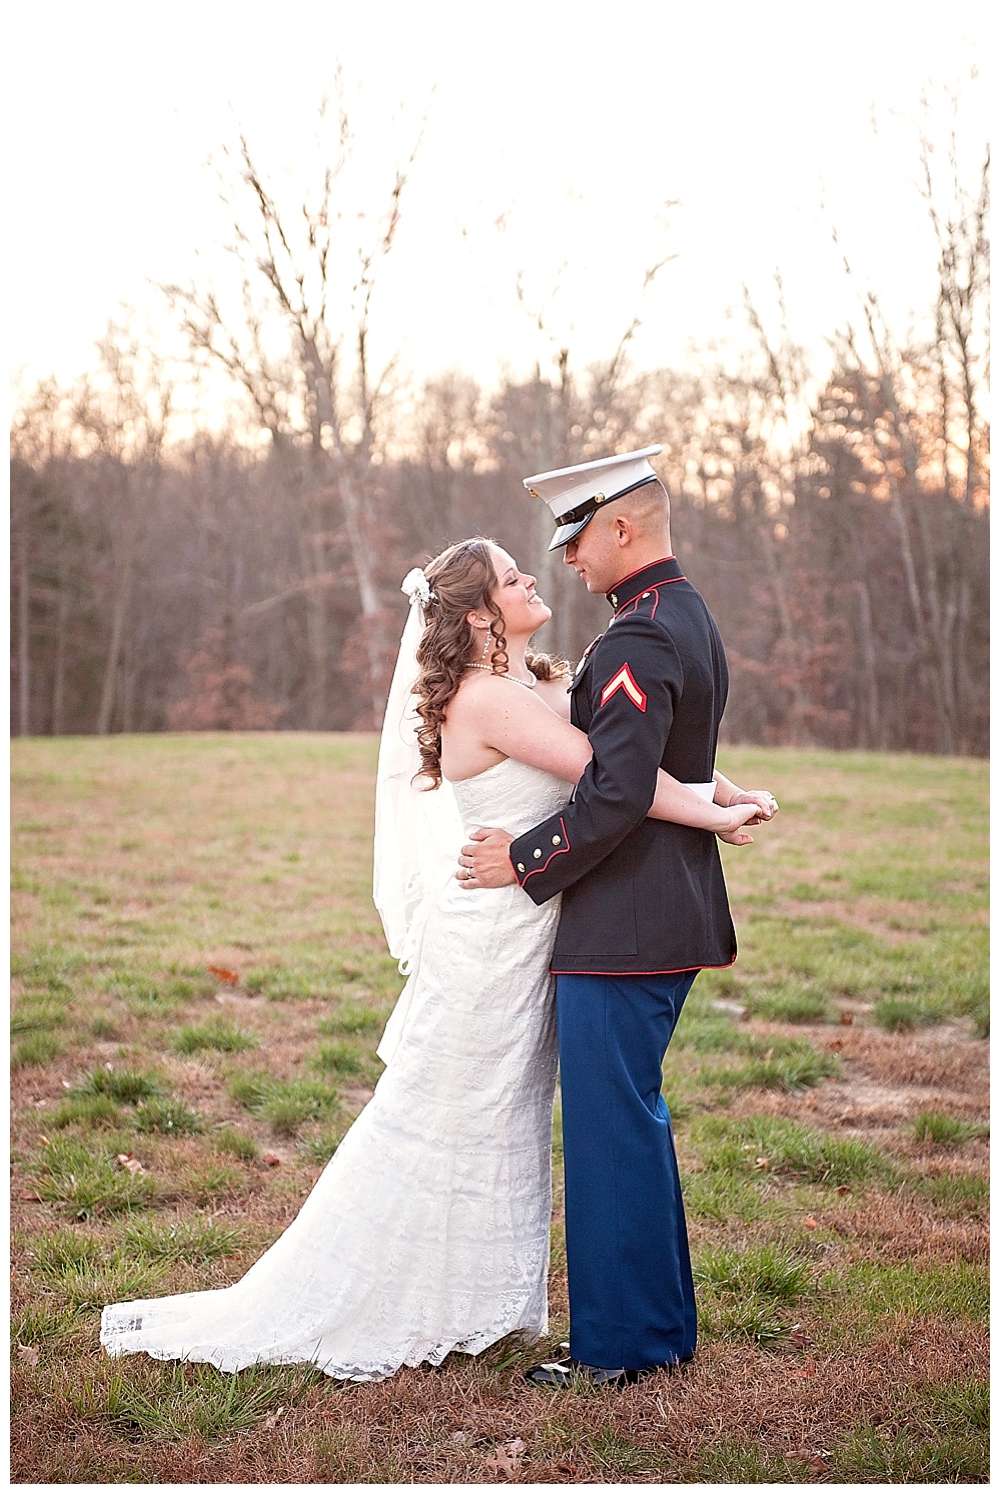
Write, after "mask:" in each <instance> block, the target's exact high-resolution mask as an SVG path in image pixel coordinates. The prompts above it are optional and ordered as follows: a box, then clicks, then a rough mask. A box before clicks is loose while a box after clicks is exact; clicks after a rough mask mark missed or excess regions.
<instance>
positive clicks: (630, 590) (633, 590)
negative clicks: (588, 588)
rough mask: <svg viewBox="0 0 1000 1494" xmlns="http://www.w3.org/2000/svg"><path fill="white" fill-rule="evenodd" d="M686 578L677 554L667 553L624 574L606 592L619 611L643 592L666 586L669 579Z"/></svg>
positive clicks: (608, 598)
mask: <svg viewBox="0 0 1000 1494" xmlns="http://www.w3.org/2000/svg"><path fill="white" fill-rule="evenodd" d="M684 579H685V577H684V572H683V571H682V570H681V567H680V562H679V561H678V559H677V557H676V555H665V556H664V557H663V559H662V560H654V561H651V562H650V564H649V565H644V566H641V567H640V569H639V570H637V571H633V572H632V573H631V575H628V576H623V577H622V579H621V580H620V581H619V582H617V584H616V585H615V586H613V587H612V588H611V590H610V591H609V592H607V593H606V596H607V600H608V603H609V604H610V606H612V607H614V608H615V610H616V613H618V612H620V611H621V609H622V608H623V607H627V606H628V604H629V602H634V601H635V599H636V597H638V596H639V595H641V593H642V592H644V591H651V590H652V589H653V588H654V587H656V586H664V585H666V583H667V582H668V581H683V580H684Z"/></svg>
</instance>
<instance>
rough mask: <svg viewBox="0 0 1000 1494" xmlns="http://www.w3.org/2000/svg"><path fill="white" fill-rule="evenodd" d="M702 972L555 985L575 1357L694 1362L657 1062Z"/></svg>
mask: <svg viewBox="0 0 1000 1494" xmlns="http://www.w3.org/2000/svg"><path fill="white" fill-rule="evenodd" d="M696 973H697V972H696V971H694V970H687V971H683V972H682V973H681V974H678V975H652V976H645V977H643V976H637V975H619V976H615V975H560V976H558V977H557V980H556V1001H557V1010H558V1017H559V1064H560V1070H561V1075H562V1096H563V1100H562V1104H563V1146H564V1149H565V1166H566V1254H567V1265H568V1270H569V1311H570V1353H571V1354H572V1355H573V1356H574V1357H575V1358H576V1359H579V1360H581V1361H582V1362H583V1363H584V1364H599V1365H603V1366H605V1367H606V1368H612V1367H614V1368H617V1367H619V1366H624V1368H626V1369H646V1368H649V1367H650V1366H652V1365H658V1364H671V1363H674V1362H676V1361H678V1360H682V1359H689V1358H690V1357H691V1356H692V1355H693V1354H694V1350H695V1339H696V1331H697V1329H696V1318H695V1303H694V1284H693V1282H692V1279H691V1260H690V1256H689V1254H688V1242H687V1228H686V1225H685V1222H684V1205H683V1203H682V1202H681V1186H680V1179H679V1178H678V1175H677V1158H676V1156H675V1154H674V1138H673V1132H672V1128H671V1124H670V1113H669V1111H668V1110H667V1107H666V1104H665V1103H664V1100H663V1097H662V1095H661V1094H660V1083H661V1067H662V1064H663V1055H664V1053H665V1052H666V1049H667V1044H668V1043H669V1042H670V1038H671V1035H672V1033H673V1030H674V1027H675V1025H676V1022H677V1018H678V1017H679V1016H680V1011H681V1007H682V1006H683V1004H684V998H685V997H686V996H687V993H688V991H689V990H690V989H691V986H692V984H693V983H694V978H695V975H696Z"/></svg>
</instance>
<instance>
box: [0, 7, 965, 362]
mask: <svg viewBox="0 0 1000 1494" xmlns="http://www.w3.org/2000/svg"><path fill="white" fill-rule="evenodd" d="M986 17H987V9H986V6H985V4H981V3H979V0H954V3H952V4H951V5H949V6H948V7H947V8H944V9H942V7H941V6H940V4H938V3H935V4H930V3H926V0H919V3H916V0H905V3H902V0H901V3H883V0H868V3H867V4H866V5H865V6H864V7H862V8H854V9H848V10H847V11H844V10H837V9H833V10H831V9H830V7H828V6H819V5H808V4H806V3H804V0H796V3H788V4H786V3H767V0H763V3H760V4H758V5H754V6H748V5H746V4H745V3H743V4H735V3H729V0H725V3H716V4H711V3H703V4H700V5H693V4H691V3H690V0H685V3H683V4H681V3H677V0H661V3H659V4H649V3H638V0H618V3H616V5H614V6H604V5H598V4H594V3H591V0H577V3H572V4H571V3H565V0H534V3H531V4H529V3H523V0H509V3H505V4H504V5H490V6H473V5H469V4H468V0H465V3H462V4H456V3H451V0H425V3H424V4H422V5H419V6H417V5H414V4H413V3H412V0H410V3H406V4H403V3H398V0H367V3H364V4H360V3H357V0H354V3H352V4H349V5H348V4H344V3H342V0H324V3H322V4H319V3H313V0H308V3H306V0H283V3H282V4H281V5H276V4H273V3H272V4H261V3H258V0H240V3H231V0H200V3H198V4H194V3H191V0H174V3H172V4H171V5H169V6H161V5H156V6H153V5H148V4H147V5H141V4H136V3H135V0H131V3H129V4H119V3H117V0H114V3H112V0H91V3H90V4H89V5H87V6H80V5H76V4H74V5H70V4H68V3H65V0H55V3H49V4H48V5H45V6H25V5H22V6H20V7H19V8H18V13H17V14H16V16H15V17H14V19H13V20H12V21H11V22H10V23H9V26H8V38H9V45H10V46H11V48H12V52H11V58H12V60H11V63H10V74H9V77H8V80H7V95H8V96H7V108H8V111H9V118H10V125H11V135H12V138H13V141H14V148H13V151H12V155H13V161H12V164H11V172H10V193H11V197H12V201H13V204H14V212H13V213H12V214H11V218H10V220H9V222H10V225H11V226H10V228H9V230H8V237H7V244H6V251H7V258H8V284H9V285H10V286H12V287H13V295H12V296H11V298H10V300H11V303H12V304H11V306H10V309H9V315H8V342H9V350H10V359H11V363H12V365H13V367H14V369H15V370H21V372H22V376H26V377H27V378H28V379H29V380H30V379H31V378H33V377H35V376H40V375H45V374H48V373H50V372H52V373H55V374H56V375H57V376H58V377H59V378H61V379H65V380H69V379H71V378H72V377H74V376H75V375H77V374H78V373H80V372H82V371H85V370H87V369H89V368H90V367H91V366H92V365H93V363H94V361H95V353H94V343H95V339H97V338H98V337H99V336H100V334H101V333H102V331H103V329H104V326H105V324H106V322H107V320H108V318H109V316H111V315H112V314H113V313H114V312H115V309H116V307H118V306H119V305H120V304H121V303H123V302H127V303H128V304H130V305H132V306H134V307H136V308H138V310H139V311H140V313H142V315H143V317H144V318H145V322H146V324H147V325H148V326H149V327H150V328H151V333H150V335H151V336H152V337H153V338H154V339H156V338H158V337H161V336H162V337H164V338H167V337H169V336H170V333H171V327H172V324H171V322H170V319H169V314H168V312H167V310H166V307H165V305H164V303H163V300H162V297H161V296H160V294H159V292H158V291H157V290H156V288H155V287H156V284H157V283H159V282H166V281H169V282H180V283H185V282H187V281H189V280H191V279H196V280H198V281H199V282H200V283H205V282H206V280H207V279H209V278H212V279H214V280H215V281H216V282H217V283H219V284H220V285H221V286H222V288H223V290H224V291H225V290H226V289H227V286H228V289H229V291H230V292H231V291H232V286H233V281H232V269H231V263H230V260H229V258H228V257H227V256H226V255H225V253H224V252H223V251H222V249H221V248H220V246H221V245H222V244H224V243H225V241H226V236H227V219H226V216H225V212H224V210H223V208H222V205H221V204H220V202H219V197H218V185H217V177H216V175H215V174H214V172H213V170H212V169H211V167H210V165H209V160H210V158H211V157H215V158H216V159H218V158H219V155H220V151H221V149H222V147H223V146H224V145H225V144H226V142H232V141H233V139H234V137H235V135H236V130H237V122H238V123H239V125H240V126H242V128H243V129H244V130H245V131H246V134H247V136H248V138H249V140H250V141H251V143H252V145H253V148H254V151H255V153H256V154H258V155H259V157H260V159H261V161H262V162H263V163H264V165H265V168H266V169H267V170H268V172H269V173H270V174H271V175H272V176H273V178H274V180H275V182H276V184H277V185H278V186H279V187H280V188H281V190H282V191H286V192H288V193H290V194H291V195H290V196H289V197H288V198H287V199H283V200H288V201H291V200H293V198H294V195H295V182H296V181H301V180H304V179H306V178H307V177H308V175H309V167H310V163H311V162H312V160H313V156H312V154H311V146H310V141H311V139H312V138H313V135H314V123H315V115H316V110H317V106H318V103H319V101H320V99H321V98H322V97H323V95H324V94H325V93H329V92H330V91H331V90H332V89H333V87H334V80H335V77H336V71H337V67H338V64H339V67H340V69H341V74H342V78H343V80H344V90H345V95H346V97H347V99H348V105H349V112H350V117H351V119H352V124H353V128H354V130H355V135H356V138H357V141H358V158H357V168H356V170H355V173H354V177H353V179H352V181H351V183H350V184H349V190H345V196H344V199H343V201H344V213H345V220H348V221H347V223H346V226H345V234H346V237H347V240H348V241H349V242H350V243H351V244H353V242H354V241H353V240H352V239H351V238H350V235H351V233H352V232H354V231H355V230H356V231H358V232H363V231H365V226H366V225H369V224H370V223H371V222H372V221H373V218H372V216H371V215H372V214H377V212H378V211H379V210H380V209H381V206H382V205H383V204H384V203H385V201H386V199H387V195H388V186H389V183H390V182H391V179H392V170H393V167H394V165H395V163H396V161H397V160H399V159H402V158H403V157H404V156H405V155H407V154H408V153H409V152H410V150H411V149H412V146H413V144H414V142H415V141H416V139H417V137H418V135H420V132H421V129H422V136H421V143H420V147H419V150H418V152H417V156H416V159H415V162H414V164H413V167H412V170H411V171H410V175H409V181H408V185H407V188H406V192H405V194H404V197H403V217H402V220H401V224H400V228H399V232H398V234H397V236H396V239H395V242H394V245H393V249H392V252H391V254H390V256H389V258H388V260H387V261H386V264H385V266H384V270H383V272H382V274H381V275H380V279H379V282H378V285H377V287H376V292H375V299H374V303H373V318H372V321H373V343H374V347H375V351H376V355H377V357H378V358H380V359H387V358H389V357H390V356H392V355H398V356H399V357H400V359H401V365H400V366H401V368H403V369H404V370H405V371H407V372H409V373H411V374H413V375H415V376H417V377H418V378H419V377H423V376H425V375H428V374H433V373H435V372H439V371H441V370H443V369H448V368H462V369H466V370H468V371H470V372H471V373H472V374H473V375H475V376H476V377H477V378H479V379H480V380H481V381H483V382H484V383H487V384H489V383H490V382H492V381H493V380H495V379H496V377H497V376H498V373H499V371H500V370H501V369H510V370H513V371H515V372H517V371H527V370H528V369H530V367H531V366H532V365H533V363H534V362H535V361H536V360H540V361H541V362H542V364H543V365H544V364H545V363H546V361H547V360H548V359H549V358H550V357H551V355H552V352H553V350H554V348H556V347H558V346H566V347H568V348H569V349H570V352H571V358H572V361H573V363H574V364H576V365H577V366H580V365H583V364H586V363H587V362H588V361H589V360H590V359H593V358H599V357H602V356H607V355H609V354H610V352H611V351H612V350H613V349H614V347H615V345H616V344H617V342H618V339H619V337H620V336H621V334H622V332H623V331H624V330H625V328H626V327H627V326H628V325H629V324H630V323H631V321H632V319H633V317H634V316H635V315H637V314H638V315H640V316H641V319H642V327H641V329H640V331H639V332H638V334H637V335H636V338H635V340H634V343H633V353H634V356H635V360H636V362H637V363H639V364H640V365H641V366H646V367H654V366H666V365H671V364H672V365H679V364H682V363H684V362H685V361H688V362H690V360H691V359H692V358H694V357H697V356H702V355H703V353H702V352H697V353H696V352H695V351H693V350H694V349H699V350H704V349H705V348H706V347H708V346H710V345H713V344H720V343H722V344H727V343H732V342H733V340H734V338H738V337H739V335H740V334H739V325H738V318H737V319H736V320H734V314H733V308H734V307H736V306H738V304H739V302H740V300H741V296H742V286H743V285H744V284H745V285H746V286H747V287H748V289H749V291H750V293H751V295H752V296H753V298H754V300H755V301H756V302H757V303H758V304H759V305H760V306H761V308H762V310H763V311H764V313H765V315H766V316H768V317H773V315H774V291H773V277H774V273H775V271H776V270H777V271H779V272H780V273H781V275H782V278H783V283H784V287H785V296H786V302H787V306H788V316H789V323H790V326H791V330H792V332H793V334H794V335H795V336H796V337H797V338H798V339H799V340H800V341H801V342H802V343H803V344H805V345H806V346H807V347H808V348H810V349H812V350H815V353H816V356H818V357H822V356H823V349H824V348H825V346H826V344H825V339H826V338H827V337H828V336H829V335H830V334H831V333H832V332H833V330H834V329H835V327H836V326H837V324H838V323H839V322H842V321H843V319H844V318H845V317H846V316H848V315H852V314H855V312H854V307H855V301H854V299H853V298H854V296H855V294H856V292H855V290H853V289H852V288H851V287H850V286H849V285H848V284H847V283H846V281H845V277H844V274H843V271H842V267H841V261H840V252H839V251H838V250H837V249H836V248H835V246H834V244H833V242H832V235H831V224H835V225H836V229H837V233H838V236H839V240H840V245H841V248H842V250H843V251H844V252H846V254H847V255H848V257H849V259H850V261H851V263H852V266H853V268H854V270H855V272H856V274H857V277H858V280H857V283H858V284H860V285H864V284H869V283H870V284H871V285H872V286H873V287H874V288H876V289H877V290H878V291H879V293H880V295H882V297H883V298H884V302H885V306H886V309H887V311H888V313H889V315H890V318H891V319H892V321H893V323H894V325H895V326H896V327H897V328H898V329H899V330H900V331H902V330H905V328H906V326H907V325H909V323H910V322H911V321H913V320H914V319H916V318H919V317H920V316H921V315H923V314H924V312H925V310H926V307H927V305H928V302H929V300H930V298H931V297H932V295H933V284H934V252H933V243H932V240H931V237H930V232H929V228H928V224H927V218H926V212H925V209H924V206H923V204H922V202H921V200H920V197H919V193H918V191H917V185H916V181H917V176H918V161H917V144H916V139H917V119H918V116H919V113H920V103H919V101H920V96H921V93H922V91H925V90H927V89H928V88H929V89H930V90H931V92H932V93H933V94H934V95H935V96H936V97H937V99H938V103H937V105H936V107H935V125H934V128H935V129H937V130H939V131H940V130H941V129H942V128H943V125H942V121H945V115H946V106H945V102H944V94H945V93H946V92H947V90H948V89H955V88H957V89H958V90H959V112H958V116H957V118H958V121H959V132H960V139H961V141H962V143H963V149H964V150H966V152H967V159H968V165H969V168H970V170H971V171H974V169H975V165H976V157H977V156H978V153H979V151H980V149H981V146H982V144H983V142H984V141H985V138H986V127H985V122H984V119H983V117H982V108H983V104H982V100H983V96H984V95H985V93H986V92H987V86H986V82H984V81H982V80H981V81H980V83H979V85H978V86H976V85H975V84H974V83H972V82H970V70H971V69H972V67H973V66H974V65H975V64H977V63H979V65H980V66H981V65H982V64H981V61H980V59H979V57H978V53H979V52H980V51H981V50H983V45H984V41H985V38H986V35H987V20H986ZM945 122H946V121H945ZM361 212H364V213H366V214H367V215H368V216H367V217H366V218H363V219H362V218H358V217H357V214H358V213H361ZM351 225H353V227H352V226H351ZM665 259H666V260H668V261H669V262H668V263H666V264H664V266H663V268H662V269H661V270H660V271H659V273H658V274H657V276H656V278H655V280H654V281H653V283H652V285H651V287H650V288H649V289H648V290H647V292H646V294H645V296H643V294H642V283H643V277H644V274H645V272H646V271H647V270H648V269H649V267H650V266H652V265H654V264H656V263H658V262H659V261H660V260H665ZM227 277H228V280H227ZM519 283H520V285H521V287H522V295H521V300H520V301H519V298H518V292H517V287H518V284H519ZM539 314H540V315H541V317H542V320H543V322H544V324H545V330H544V331H540V330H539V329H538V327H537V325H536V323H535V320H534V319H533V318H534V317H537V316H538V315H539Z"/></svg>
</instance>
